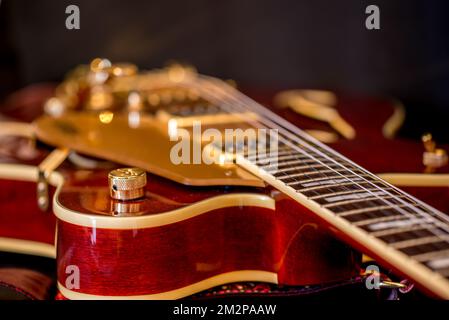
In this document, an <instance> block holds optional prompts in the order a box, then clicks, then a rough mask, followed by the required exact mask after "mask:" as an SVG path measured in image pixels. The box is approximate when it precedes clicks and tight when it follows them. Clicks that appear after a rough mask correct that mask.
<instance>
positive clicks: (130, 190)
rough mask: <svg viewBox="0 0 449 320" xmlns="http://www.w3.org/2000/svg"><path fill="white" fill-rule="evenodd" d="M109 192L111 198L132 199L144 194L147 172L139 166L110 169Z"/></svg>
mask: <svg viewBox="0 0 449 320" xmlns="http://www.w3.org/2000/svg"><path fill="white" fill-rule="evenodd" d="M108 180H109V192H110V195H111V197H112V198H113V199H117V200H133V199H138V198H141V197H143V196H144V194H145V185H146V184H147V174H146V172H145V171H144V170H142V169H139V168H121V169H116V170H112V171H111V172H109V175H108Z"/></svg>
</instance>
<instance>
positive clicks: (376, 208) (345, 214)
mask: <svg viewBox="0 0 449 320" xmlns="http://www.w3.org/2000/svg"><path fill="white" fill-rule="evenodd" d="M404 206H406V205H405V204H398V205H392V206H390V205H384V206H379V207H371V208H360V209H354V210H349V211H344V212H340V213H338V216H339V217H347V216H350V215H353V214H358V213H365V212H371V211H379V210H385V209H395V208H402V207H404Z"/></svg>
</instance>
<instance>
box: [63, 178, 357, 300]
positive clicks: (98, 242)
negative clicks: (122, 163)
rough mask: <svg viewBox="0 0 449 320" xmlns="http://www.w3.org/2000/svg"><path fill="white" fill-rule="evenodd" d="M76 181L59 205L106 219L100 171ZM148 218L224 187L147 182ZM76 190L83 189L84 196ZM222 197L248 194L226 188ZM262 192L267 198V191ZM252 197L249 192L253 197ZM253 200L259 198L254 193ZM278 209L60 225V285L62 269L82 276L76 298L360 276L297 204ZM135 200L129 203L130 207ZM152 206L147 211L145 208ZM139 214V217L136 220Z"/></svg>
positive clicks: (109, 203)
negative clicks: (131, 225)
mask: <svg viewBox="0 0 449 320" xmlns="http://www.w3.org/2000/svg"><path fill="white" fill-rule="evenodd" d="M85 178H86V179H87V180H88V181H89V183H86V181H85V182H83V183H82V182H81V181H80V180H76V179H75V180H74V181H73V183H72V185H71V186H67V187H65V188H64V189H63V190H62V191H61V194H60V197H59V202H60V203H61V204H62V205H63V206H65V207H66V208H67V209H70V210H76V211H78V212H84V213H90V214H93V213H95V214H99V215H110V216H111V217H110V219H114V217H112V215H113V210H112V209H111V208H113V206H114V205H113V204H114V200H111V199H110V198H109V195H108V192H107V191H108V188H107V180H106V172H104V173H103V175H102V174H100V173H96V174H93V175H92V176H91V177H89V176H87V177H85ZM148 181H149V183H148V186H147V200H143V201H142V202H143V203H145V202H147V201H148V203H147V204H144V205H142V206H141V208H142V209H145V208H146V209H149V211H148V212H147V213H146V214H150V215H151V214H155V213H163V212H165V211H166V210H167V209H170V206H167V204H171V206H172V207H173V208H171V209H174V207H176V203H177V204H178V205H177V207H183V206H188V204H192V203H194V202H196V201H199V200H202V199H207V198H209V197H213V196H214V195H220V194H222V193H223V191H224V189H223V188H187V187H184V186H180V185H178V184H175V183H173V182H170V181H167V180H165V179H161V178H157V177H155V176H149V177H148ZM79 184H82V185H85V187H83V188H82V189H80V188H79V187H78V185H79ZM226 189H227V190H226V192H227V193H235V192H241V191H242V189H244V190H246V189H249V188H226ZM260 191H262V192H265V193H270V191H271V190H270V189H261V190H260ZM254 192H257V190H255V189H253V193H254ZM255 194H257V193H255ZM277 197H278V200H277V202H276V210H275V211H273V210H270V209H263V208H257V207H231V208H224V209H218V210H213V211H210V212H207V213H204V214H201V215H199V216H196V217H193V218H191V219H187V220H183V221H180V222H176V223H173V224H169V225H164V226H159V227H154V228H145V229H133V230H111V229H100V228H89V227H81V226H76V225H73V224H70V223H67V222H64V221H59V222H58V280H59V282H60V283H62V284H64V283H65V281H66V277H67V276H68V275H70V273H68V274H67V273H66V267H67V266H69V265H76V266H78V268H79V270H80V289H79V290H75V291H79V292H82V293H89V294H96V295H141V294H155V293H161V292H165V291H170V290H174V289H178V288H182V287H185V286H188V285H191V284H193V283H196V282H199V281H201V280H204V279H207V278H209V277H212V276H215V275H218V274H221V273H226V272H231V271H237V270H263V271H269V272H274V273H278V274H279V282H280V283H282V284H295V285H299V284H301V285H304V284H318V283H325V282H333V281H338V280H343V279H347V278H349V277H351V276H354V275H356V274H357V273H358V262H359V260H360V256H359V255H358V254H357V253H355V252H354V251H352V250H351V249H350V248H349V247H348V246H346V245H344V244H342V243H341V242H339V241H336V240H335V239H334V238H333V237H332V236H331V235H330V234H329V233H328V232H327V231H326V230H325V229H323V228H321V227H320V226H318V225H317V223H316V221H315V220H314V219H313V216H312V215H308V214H305V209H304V208H302V207H301V206H299V205H298V204H297V203H296V202H293V201H292V200H290V199H287V198H284V197H283V196H281V195H277ZM136 202H138V201H135V203H136ZM148 204H151V205H148ZM139 215H140V214H139Z"/></svg>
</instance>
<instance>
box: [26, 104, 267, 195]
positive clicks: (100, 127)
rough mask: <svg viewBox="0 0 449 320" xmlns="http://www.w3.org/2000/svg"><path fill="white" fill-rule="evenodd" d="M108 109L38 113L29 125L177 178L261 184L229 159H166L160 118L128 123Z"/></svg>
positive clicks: (93, 152)
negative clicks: (224, 162) (225, 161)
mask: <svg viewBox="0 0 449 320" xmlns="http://www.w3.org/2000/svg"><path fill="white" fill-rule="evenodd" d="M111 115H112V113H111V114H109V117H110V119H107V118H106V119H104V118H103V119H100V117H101V114H98V113H91V112H69V113H66V114H64V115H62V116H60V117H58V118H52V117H49V116H42V117H40V118H39V119H37V120H36V121H35V123H34V125H35V129H36V135H37V138H38V139H39V140H41V141H43V142H45V143H47V144H49V145H52V146H56V147H66V148H70V149H72V150H75V151H77V152H80V153H83V154H86V155H89V156H93V157H97V158H101V159H106V160H110V161H113V162H117V163H120V164H123V165H127V166H135V167H140V168H143V169H145V170H147V171H149V172H151V173H154V174H157V175H160V176H162V177H165V178H168V179H171V180H173V181H176V182H179V183H182V184H186V185H195V186H212V185H240V186H255V187H263V186H264V182H263V181H262V180H260V179H259V178H257V177H256V176H254V175H253V174H251V173H249V172H248V171H246V170H244V169H242V168H240V167H238V166H237V165H234V164H227V165H226V166H221V165H218V164H210V165H206V164H179V165H175V164H173V163H172V162H171V161H170V150H171V148H172V146H173V145H174V144H176V141H174V142H172V141H170V139H169V138H168V135H167V124H166V123H165V122H164V121H161V120H160V119H157V118H154V117H152V116H142V117H141V119H140V123H139V126H138V127H136V128H132V127H130V126H129V122H128V114H126V113H115V114H113V116H112V117H111ZM103 117H104V115H103ZM101 120H103V121H101Z"/></svg>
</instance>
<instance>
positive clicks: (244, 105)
mask: <svg viewBox="0 0 449 320" xmlns="http://www.w3.org/2000/svg"><path fill="white" fill-rule="evenodd" d="M203 78H206V77H203ZM210 84H211V85H213V82H212V81H211V82H210ZM213 86H214V85H213ZM206 87H208V88H209V89H211V90H210V91H213V90H212V89H215V90H217V89H219V88H221V92H222V93H223V94H225V95H228V98H229V99H233V101H234V103H233V104H231V103H228V104H227V107H228V109H229V108H234V109H235V108H238V107H239V106H240V108H242V109H251V110H252V111H255V112H259V113H260V115H262V114H264V113H265V114H269V115H270V116H271V119H273V120H274V119H276V120H275V121H278V126H277V125H276V124H275V123H274V122H272V121H271V120H270V119H269V118H265V119H264V118H259V119H260V120H259V122H260V123H265V124H267V123H271V124H270V125H268V127H271V128H277V129H278V131H281V133H282V131H285V132H286V133H282V134H284V135H291V136H293V137H294V138H295V139H297V140H298V141H299V142H301V143H303V144H304V146H305V147H307V148H308V149H309V150H313V149H315V150H318V149H317V147H318V145H317V144H316V143H313V144H315V146H316V147H315V146H313V145H312V142H314V141H315V140H316V139H313V138H311V137H309V136H307V135H305V134H304V133H303V132H301V131H300V130H299V129H297V128H296V127H294V126H293V125H292V124H290V123H288V122H287V121H285V120H284V119H282V118H280V117H279V116H277V115H276V114H274V113H272V112H270V111H269V110H265V109H263V108H262V109H261V110H258V109H257V108H261V107H260V106H257V105H256V108H255V107H254V106H253V107H252V108H251V107H250V106H251V104H252V103H254V102H253V101H252V100H251V99H250V98H248V97H245V96H244V95H242V94H240V93H238V92H236V93H234V95H229V94H228V93H227V91H226V90H222V89H223V86H221V87H217V86H216V85H215V86H214V87H213V88H211V87H210V86H206ZM208 91H209V90H208ZM237 95H238V96H240V97H241V101H238V100H235V97H236V96H237ZM245 100H247V103H245V102H244V101H245ZM218 103H219V104H220V103H221V105H223V103H226V100H225V99H223V96H222V97H221V98H219V99H218ZM254 109H256V110H254ZM262 120H263V121H262ZM279 123H284V124H283V126H284V127H282V125H280V124H279ZM273 124H274V125H273ZM287 128H289V129H287ZM287 130H292V131H293V132H296V134H297V136H295V135H293V134H292V133H290V132H288V131H287ZM278 133H279V132H278ZM299 136H301V137H302V138H304V139H305V140H302V141H301V140H300V138H299ZM281 138H282V136H281ZM323 146H324V145H323ZM297 148H298V147H297ZM319 148H321V146H320V147H319ZM326 148H328V147H325V148H324V149H322V150H326ZM298 150H299V149H298ZM329 150H330V149H329ZM321 153H322V152H321ZM333 161H335V160H333ZM336 163H338V162H336ZM342 167H343V166H342ZM348 180H350V179H348ZM352 182H354V181H352ZM371 184H372V183H371ZM372 185H374V184H372ZM374 186H377V185H374ZM377 187H378V186H377ZM383 201H384V202H386V203H388V201H387V200H383ZM404 204H405V205H407V203H405V202H404ZM398 211H401V210H398ZM416 212H417V213H418V214H420V215H421V216H424V217H425V216H426V215H427V218H431V217H434V220H435V223H438V224H439V225H441V226H442V228H445V229H446V230H448V229H449V227H448V226H447V225H446V224H444V223H442V221H438V220H436V219H435V216H431V215H430V214H429V212H424V211H422V210H419V211H416ZM402 213H405V214H407V215H408V213H407V212H405V211H402Z"/></svg>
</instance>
